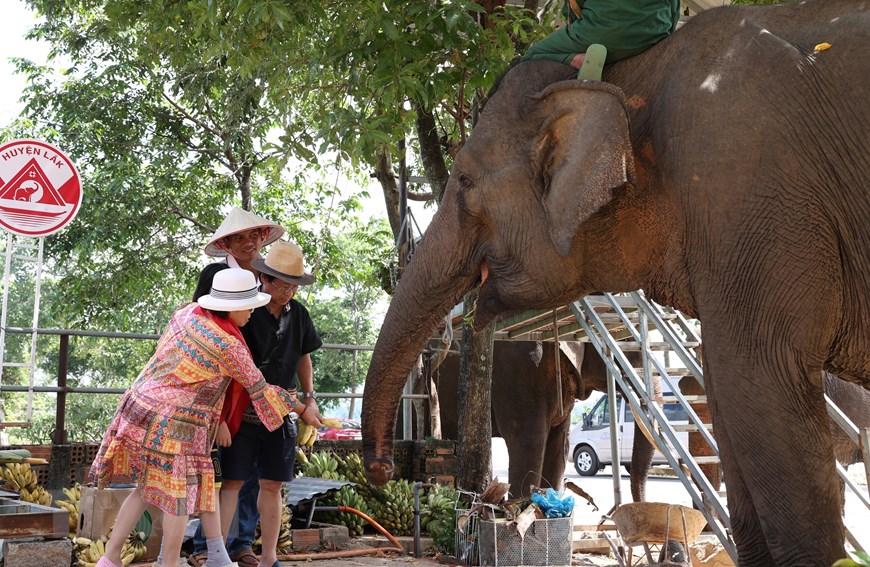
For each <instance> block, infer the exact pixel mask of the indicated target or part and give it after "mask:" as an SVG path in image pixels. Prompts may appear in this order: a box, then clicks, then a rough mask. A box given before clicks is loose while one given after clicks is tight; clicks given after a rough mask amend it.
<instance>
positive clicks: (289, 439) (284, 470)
mask: <svg viewBox="0 0 870 567" xmlns="http://www.w3.org/2000/svg"><path fill="white" fill-rule="evenodd" d="M295 463H296V422H295V421H289V420H286V419H285V421H284V425H283V426H281V427H279V428H278V429H276V430H275V431H271V432H270V431H268V430H267V429H266V428H265V427H263V426H262V425H253V424H250V423H245V422H242V424H241V426H240V427H239V431H238V433H236V435H235V436H234V437H233V443H232V445H230V446H229V447H224V448H223V449H222V450H221V472H222V473H223V478H224V480H247V479H248V478H249V477H250V476H251V474H252V473H253V471H254V469H259V471H260V478H261V479H266V480H277V481H281V482H287V481H290V480H293V466H294V465H295Z"/></svg>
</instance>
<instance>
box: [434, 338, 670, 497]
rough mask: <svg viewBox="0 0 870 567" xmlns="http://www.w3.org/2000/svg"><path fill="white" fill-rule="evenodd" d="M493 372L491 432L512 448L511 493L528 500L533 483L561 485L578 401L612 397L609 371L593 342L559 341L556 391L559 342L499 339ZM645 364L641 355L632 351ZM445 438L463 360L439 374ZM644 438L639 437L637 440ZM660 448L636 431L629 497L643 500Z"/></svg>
mask: <svg viewBox="0 0 870 567" xmlns="http://www.w3.org/2000/svg"><path fill="white" fill-rule="evenodd" d="M493 348H494V351H493V359H492V360H493V368H492V435H493V437H502V438H503V439H504V440H505V446H506V447H507V450H508V459H509V461H508V482H509V484H510V493H511V494H512V495H513V496H526V497H527V496H529V494H530V486H531V485H534V486H537V487H543V488H548V487H554V488H561V486H562V480H563V477H564V474H565V463H566V456H567V453H568V449H569V448H568V435H569V432H570V429H571V419H570V416H571V409H572V407H573V406H574V400H575V399H576V400H585V399H588V398H589V396H590V395H591V394H592V392H593V391H599V392H607V368H606V367H605V365H604V362H603V361H602V360H601V357H600V356H598V353H597V352H596V351H595V347H594V346H592V344H590V343H582V344H581V343H576V342H561V343H560V350H561V352H560V356H559V358H560V363H561V381H562V387H561V396H562V403H561V405H559V402H558V392H559V390H558V389H557V388H556V370H555V356H554V354H553V349H554V348H555V347H554V343H552V342H540V341H495V345H494V347H493ZM628 355H629V359H630V360H632V362H633V363H637V364H638V365H639V364H640V360H639V353H628ZM437 380H438V395H439V397H440V407H441V427H442V436H443V437H444V438H445V439H457V436H458V425H457V424H458V407H459V404H460V400H459V399H458V392H459V388H458V384H459V357H458V356H448V357H446V358H445V359H444V361H443V362H442V363H441V365H440V366H439V367H438V369H437ZM639 437H640V438H643V439H642V440H641V439H638V438H639ZM654 452H655V449H654V447H653V446H652V445H651V444H650V443H649V441H648V440H647V439H646V438H645V437H644V436H643V435H642V434H641V433H640V432H639V431H636V435H635V441H634V444H633V445H632V460H631V467H630V471H638V472H637V474H636V473H634V472H631V492H632V497H633V498H634V500H635V501H642V500H644V496H645V487H646V476H647V472H648V471H649V468H650V465H651V464H652V458H653V453H654Z"/></svg>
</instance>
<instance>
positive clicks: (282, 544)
mask: <svg viewBox="0 0 870 567" xmlns="http://www.w3.org/2000/svg"><path fill="white" fill-rule="evenodd" d="M286 500H287V497H286V496H285V497H284V499H283V501H285V502H286ZM292 521H293V510H291V509H290V506H284V510H282V512H281V531H280V532H279V533H278V554H279V555H280V554H285V555H289V554H290V553H293V532H292V531H291V530H290V523H291V522H292Z"/></svg>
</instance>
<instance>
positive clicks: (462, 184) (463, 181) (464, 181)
mask: <svg viewBox="0 0 870 567" xmlns="http://www.w3.org/2000/svg"><path fill="white" fill-rule="evenodd" d="M473 185H474V181H472V180H471V178H470V177H469V176H467V175H465V174H464V173H460V174H459V189H460V190H462V191H464V190H466V189H471V187H472V186H473Z"/></svg>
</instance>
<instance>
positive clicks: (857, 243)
mask: <svg viewBox="0 0 870 567" xmlns="http://www.w3.org/2000/svg"><path fill="white" fill-rule="evenodd" d="M822 42H826V43H828V44H830V46H831V47H830V49H827V50H821V51H815V46H816V45H818V44H820V43H822ZM868 50H870V12H868V9H867V4H866V3H865V2H860V1H857V2H856V1H854V0H807V1H801V2H793V3H789V4H784V5H774V6H753V7H749V6H729V7H724V8H719V9H714V10H710V11H707V12H704V13H702V14H700V15H699V16H696V17H694V18H693V19H692V20H691V21H690V22H688V23H687V24H686V25H685V26H683V27H682V28H681V29H680V30H678V31H677V32H676V33H674V34H673V35H672V36H671V37H669V38H668V39H666V40H664V41H662V42H661V43H659V44H657V45H656V46H654V47H652V48H650V49H649V50H647V51H645V52H644V53H642V54H640V55H638V56H636V57H633V58H630V59H627V60H624V61H621V62H619V63H615V64H613V65H611V66H609V67H608V68H607V69H605V73H604V79H605V81H606V83H590V82H580V81H576V80H573V79H572V77H573V74H574V71H573V70H572V69H571V68H570V67H566V66H562V65H559V64H555V63H552V64H551V63H548V62H539V61H533V62H525V63H521V64H520V65H518V66H516V67H514V68H513V69H512V70H511V71H510V72H509V73H508V74H507V75H506V76H505V77H504V79H503V80H502V82H501V84H500V86H499V88H498V89H497V91H496V92H495V93H494V94H493V96H492V97H491V98H490V100H489V101H488V102H487V104H486V105H485V107H484V108H483V110H482V113H481V118H480V121H479V123H478V124H477V126H476V127H475V129H474V131H473V133H472V135H471V136H470V138H469V140H468V142H467V143H466V144H465V146H464V147H463V148H462V150H461V151H460V152H459V153H458V154H457V156H456V158H455V161H454V165H453V170H452V172H451V176H450V180H449V183H448V187H447V190H446V192H445V196H444V199H443V201H442V204H441V207H440V208H439V210H438V212H437V213H436V215H435V216H434V218H433V220H432V223H431V225H430V227H429V229H428V231H427V232H426V235H425V237H424V239H423V242H422V244H421V246H420V247H419V249H418V251H417V253H416V255H415V257H414V259H413V260H412V261H411V262H410V265H409V267H408V269H407V271H406V272H405V274H404V277H403V279H402V282H401V284H400V285H399V286H398V288H397V290H396V294H395V296H394V297H393V300H392V303H391V306H390V308H389V311H388V313H387V315H386V318H385V321H384V325H383V328H382V329H381V333H380V336H379V338H378V342H377V345H376V350H375V353H374V356H373V358H372V362H371V366H370V368H369V372H368V377H367V380H366V386H365V392H364V398H363V410H362V425H363V451H364V456H365V461H366V467H367V474H368V475H369V478H370V479H371V480H372V481H373V482H376V483H383V482H386V481H387V480H388V479H389V478H390V476H391V474H392V470H393V465H392V459H391V457H392V445H393V443H392V441H393V420H394V418H395V415H396V407H397V405H398V401H399V397H400V394H401V389H402V384H403V383H404V380H405V376H406V374H407V372H408V370H409V368H410V366H411V363H412V361H413V358H414V357H415V356H416V353H417V352H419V350H420V348H421V347H422V345H423V343H424V342H425V340H426V338H427V337H428V335H429V333H430V332H431V331H432V329H433V328H434V327H435V326H436V324H437V322H438V320H439V319H440V318H441V317H442V316H443V315H444V314H445V313H446V312H447V311H448V309H449V308H451V307H452V306H453V305H455V304H456V303H457V302H458V301H459V299H460V298H461V297H462V296H463V294H464V293H465V292H466V291H468V290H470V289H473V288H478V300H477V305H476V311H475V325H477V326H481V325H485V324H487V323H489V322H490V321H491V320H492V319H493V318H494V317H495V316H497V315H499V314H502V313H505V312H510V311H512V310H519V309H551V308H554V307H557V306H560V305H564V304H566V303H568V302H570V301H573V300H575V299H577V298H579V297H582V296H583V295H585V294H588V293H591V292H594V291H611V292H620V291H628V290H632V289H639V288H641V289H643V290H644V291H645V292H646V294H647V296H648V297H650V298H652V299H653V300H655V301H657V302H659V303H663V304H669V305H673V306H674V307H676V308H678V309H680V310H682V311H683V312H684V313H686V314H687V315H689V316H692V317H698V318H700V320H701V322H702V324H703V327H704V344H703V359H704V375H705V380H706V386H707V394H708V398H709V400H710V409H711V414H712V418H713V425H714V428H715V430H716V432H717V437H718V442H719V447H720V450H721V453H722V459H723V467H724V472H725V476H726V478H727V479H728V506H729V511H730V515H731V525H732V533H733V536H734V539H735V542H736V544H737V548H738V554H739V558H740V564H741V565H760V566H761V565H763V566H769V565H789V566H796V565H830V564H831V563H833V562H834V561H835V560H837V559H839V558H841V557H844V556H845V547H844V529H843V523H842V519H841V517H840V507H839V505H838V492H839V489H838V483H837V480H836V476H835V475H834V473H833V469H834V457H833V452H832V447H831V433H830V425H829V421H828V418H827V416H826V413H825V408H824V404H823V401H822V400H823V398H822V390H823V386H822V379H821V376H822V370H828V371H830V372H832V373H834V374H836V375H838V376H839V377H840V378H843V379H846V380H849V381H853V382H856V383H859V384H862V385H864V386H865V387H866V386H870V325H868V324H867V322H868V321H870V276H868V274H870V224H868V223H867V219H868V218H870V193H868V185H870V141H868V136H867V132H868V131H870V105H868V104H867V92H868V77H870V58H868V57H867V53H868ZM808 495H812V497H808Z"/></svg>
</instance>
